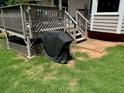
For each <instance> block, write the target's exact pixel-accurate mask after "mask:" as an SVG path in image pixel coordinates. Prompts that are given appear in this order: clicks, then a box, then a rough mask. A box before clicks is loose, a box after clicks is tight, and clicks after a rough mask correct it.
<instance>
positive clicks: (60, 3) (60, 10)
mask: <svg viewBox="0 0 124 93" xmlns="http://www.w3.org/2000/svg"><path fill="white" fill-rule="evenodd" d="M59 17H60V18H62V0H59Z"/></svg>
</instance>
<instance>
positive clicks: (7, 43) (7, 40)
mask: <svg viewBox="0 0 124 93" xmlns="http://www.w3.org/2000/svg"><path fill="white" fill-rule="evenodd" d="M1 13H2V23H3V28H4V34H5V37H6V45H7V49H10V46H9V39H8V36H9V34H8V33H7V31H6V27H5V21H4V12H3V9H1Z"/></svg>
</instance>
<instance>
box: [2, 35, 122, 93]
mask: <svg viewBox="0 0 124 93" xmlns="http://www.w3.org/2000/svg"><path fill="white" fill-rule="evenodd" d="M1 40H2V37H0V93H124V46H123V45H118V46H115V47H110V48H107V49H106V51H107V53H106V54H105V55H104V56H102V57H100V58H91V57H90V56H89V55H88V54H86V53H81V52H76V51H75V52H73V53H72V55H73V57H74V58H73V61H74V65H71V66H70V65H68V64H58V63H55V62H52V61H51V60H49V59H48V58H47V57H45V56H43V55H42V56H37V57H34V58H32V59H31V60H27V59H25V58H24V57H22V56H20V55H19V54H17V53H16V52H15V51H14V50H11V49H10V50H7V49H6V47H5V46H4V44H3V43H2V42H1ZM79 57H80V59H78V58H79Z"/></svg>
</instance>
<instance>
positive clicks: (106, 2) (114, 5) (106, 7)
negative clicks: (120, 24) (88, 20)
mask: <svg viewBox="0 0 124 93" xmlns="http://www.w3.org/2000/svg"><path fill="white" fill-rule="evenodd" d="M119 3H120V0H98V8H97V12H118V8H119Z"/></svg>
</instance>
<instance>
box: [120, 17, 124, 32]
mask: <svg viewBox="0 0 124 93" xmlns="http://www.w3.org/2000/svg"><path fill="white" fill-rule="evenodd" d="M121 31H122V32H123V33H124V17H123V23H122V29H121Z"/></svg>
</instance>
